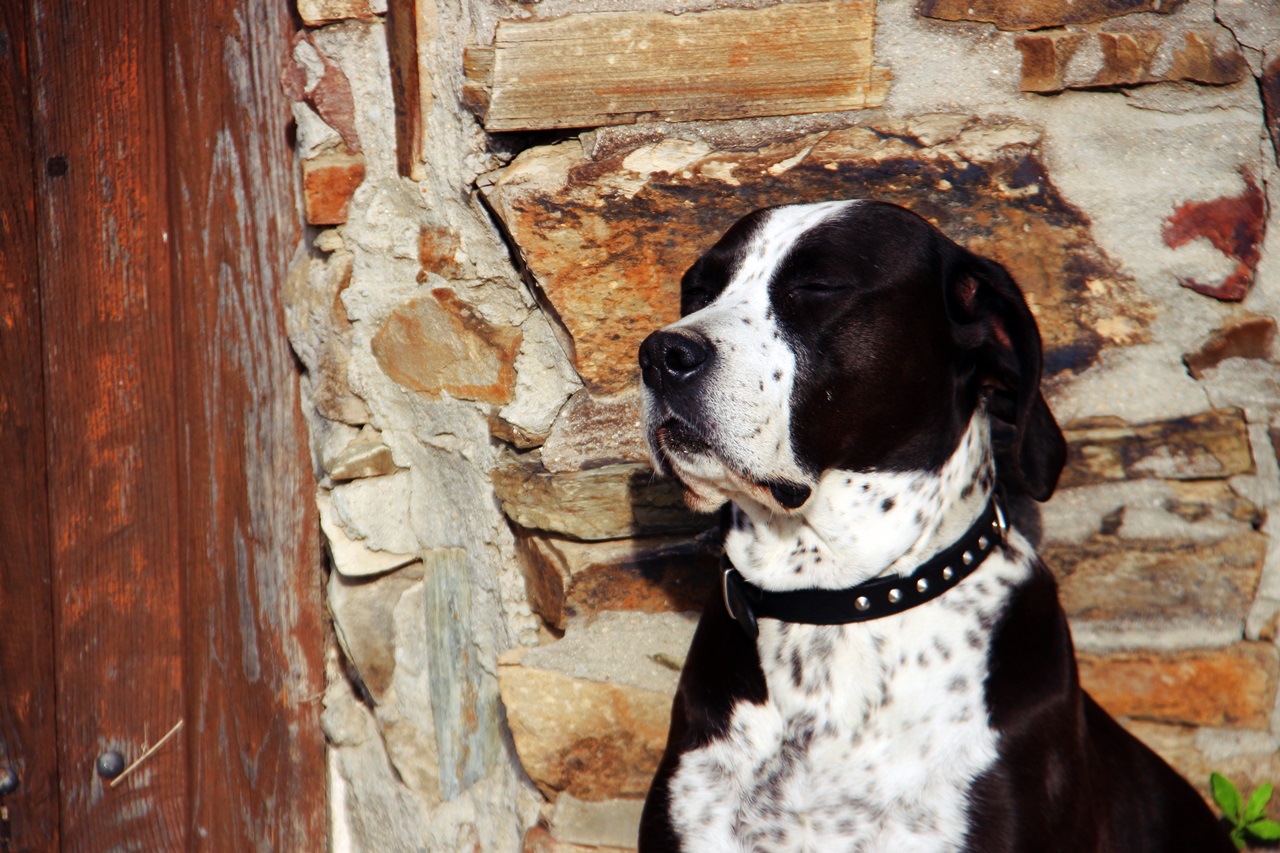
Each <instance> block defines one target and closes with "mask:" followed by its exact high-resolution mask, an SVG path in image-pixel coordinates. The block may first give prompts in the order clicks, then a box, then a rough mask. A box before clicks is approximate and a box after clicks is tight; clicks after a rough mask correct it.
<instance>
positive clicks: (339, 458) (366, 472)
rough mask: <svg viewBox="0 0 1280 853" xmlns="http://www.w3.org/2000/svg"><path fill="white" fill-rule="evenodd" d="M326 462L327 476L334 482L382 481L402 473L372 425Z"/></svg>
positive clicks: (326, 459) (388, 448)
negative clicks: (372, 479) (385, 475)
mask: <svg viewBox="0 0 1280 853" xmlns="http://www.w3.org/2000/svg"><path fill="white" fill-rule="evenodd" d="M323 461H324V470H325V473H327V474H328V475H329V476H330V477H332V478H333V479H334V480H357V479H360V478H362V477H380V476H382V475H384V474H392V473H394V472H395V471H397V470H399V469H398V467H397V465H396V463H395V459H394V458H393V457H392V455H391V448H390V447H387V446H386V445H385V444H383V443H382V437H381V434H380V433H379V432H378V430H377V429H375V428H374V427H373V426H370V425H369V424H365V426H364V427H363V428H361V430H360V432H359V433H358V434H357V435H356V437H355V438H354V439H352V440H351V441H350V442H349V443H348V444H347V445H346V446H344V447H343V448H342V449H341V450H340V451H338V452H337V453H335V454H333V455H332V456H328V457H326V458H325V459H324V460H323Z"/></svg>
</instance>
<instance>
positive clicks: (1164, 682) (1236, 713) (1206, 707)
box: [1079, 643, 1278, 728]
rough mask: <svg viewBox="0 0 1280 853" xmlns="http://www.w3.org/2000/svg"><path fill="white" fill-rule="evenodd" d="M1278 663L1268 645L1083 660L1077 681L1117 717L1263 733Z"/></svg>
mask: <svg viewBox="0 0 1280 853" xmlns="http://www.w3.org/2000/svg"><path fill="white" fill-rule="evenodd" d="M1277 660H1278V659H1277V650H1276V649H1275V647H1274V646H1272V645H1270V644H1269V643H1237V644H1236V645H1234V646H1231V647H1230V648H1226V649H1209V650H1196V651H1186V652H1174V653H1159V652H1134V653H1120V654H1110V655H1091V654H1081V655H1080V656H1079V661H1080V681H1081V684H1083V685H1084V688H1085V689H1086V690H1088V691H1089V693H1090V694H1092V696H1093V698H1094V699H1096V700H1097V701H1098V704H1100V705H1101V706H1102V707H1103V708H1105V709H1107V711H1108V712H1109V713H1111V714H1112V715H1114V716H1117V717H1134V718H1139V719H1143V720H1151V721H1157V722H1165V723H1180V724H1184V725H1197V726H1247V727H1253V728H1266V726H1267V725H1268V722H1269V720H1270V717H1271V710H1272V706H1273V705H1274V704H1275V697H1276V675H1277V669H1278V666H1277Z"/></svg>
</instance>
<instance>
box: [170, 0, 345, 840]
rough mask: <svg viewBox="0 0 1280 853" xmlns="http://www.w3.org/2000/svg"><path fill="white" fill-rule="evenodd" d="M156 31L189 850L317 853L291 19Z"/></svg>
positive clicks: (314, 558) (243, 4)
mask: <svg viewBox="0 0 1280 853" xmlns="http://www.w3.org/2000/svg"><path fill="white" fill-rule="evenodd" d="M164 19H165V45H164V49H163V51H162V52H163V53H164V55H165V59H166V64H167V68H166V74H167V83H168V86H167V88H166V94H167V98H168V100H167V102H166V104H167V112H168V114H169V115H170V116H171V117H173V120H171V121H170V123H169V146H170V150H171V151H173V152H175V153H176V152H182V156H180V157H179V156H175V157H174V158H173V159H172V160H171V163H170V173H169V174H170V201H171V212H172V219H171V221H172V230H171V234H170V239H171V240H172V241H173V247H174V251H173V257H174V277H175V289H176V290H177V292H179V293H181V294H183V299H182V300H181V303H180V304H179V305H178V306H177V307H176V313H175V318H174V322H175V327H176V330H177V335H176V339H177V342H178V343H177V347H176V355H177V364H178V374H177V385H176V389H177V394H176V401H175V404H176V405H177V407H178V418H179V423H181V424H183V425H184V433H185V435H184V437H185V441H186V446H185V448H184V454H183V463H182V464H183V467H182V470H181V476H180V488H179V493H180V497H181V504H182V506H183V514H182V518H181V521H180V534H181V535H180V541H181V546H180V552H181V563H182V567H183V572H184V579H183V582H184V584H185V590H186V616H185V618H186V650H185V663H186V667H185V675H186V690H187V709H188V715H189V720H188V723H189V726H188V729H187V737H188V739H189V743H190V765H189V766H190V772H191V774H192V776H191V784H192V787H193V790H194V791H196V792H198V796H196V797H194V798H193V801H192V805H191V816H190V817H191V838H192V839H199V843H200V847H201V848H202V849H207V850H215V851H218V850H251V849H256V850H300V851H301V850H323V849H324V848H325V845H326V831H327V830H326V827H327V825H326V820H325V803H326V798H325V781H326V775H325V765H324V737H323V734H322V733H321V730H320V711H321V705H320V695H321V693H322V692H323V691H324V665H323V648H324V643H323V636H324V628H323V622H322V613H323V609H322V607H323V606H322V603H321V598H320V591H321V582H322V577H321V573H320V570H319V565H320V544H319V520H318V517H317V510H316V507H315V500H314V494H315V478H314V474H313V472H312V467H311V456H310V451H309V448H308V443H307V434H306V429H305V424H304V422H303V419H302V408H301V405H300V403H299V399H298V397H299V391H298V373H297V368H296V366H295V361H294V357H293V354H292V352H291V351H290V349H289V343H288V339H287V337H286V335H285V330H284V308H283V306H282V305H281V301H280V300H281V297H282V294H283V292H284V280H285V276H286V274H287V272H288V269H289V265H290V263H291V262H292V260H293V258H294V253H295V251H296V250H297V247H298V245H299V241H300V239H301V236H302V231H301V223H300V221H299V218H298V215H297V212H298V210H297V207H298V206H297V191H296V175H297V167H296V164H295V163H294V160H293V152H292V151H291V150H290V149H289V147H288V145H287V144H286V139H287V133H288V123H289V119H290V113H289V104H288V102H287V100H286V99H285V97H284V94H283V93H282V91H281V89H280V86H279V84H278V82H277V81H278V76H279V70H280V63H281V59H282V57H285V56H287V54H288V51H289V36H290V35H291V33H292V26H291V22H290V16H289V8H288V4H286V3H279V2H274V0H210V2H199V0H184V2H180V3H174V4H171V5H170V6H169V7H168V8H167V9H166V11H165V13H164Z"/></svg>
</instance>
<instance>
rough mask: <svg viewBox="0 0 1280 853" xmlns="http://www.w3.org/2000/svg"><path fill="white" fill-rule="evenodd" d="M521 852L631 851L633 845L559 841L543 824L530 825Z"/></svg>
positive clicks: (604, 852)
mask: <svg viewBox="0 0 1280 853" xmlns="http://www.w3.org/2000/svg"><path fill="white" fill-rule="evenodd" d="M520 849H521V853H632V851H634V850H635V847H634V846H629V847H597V846H595V845H583V844H574V843H573V842H571V841H561V840H559V839H558V838H556V837H555V836H554V835H552V834H551V831H550V830H548V829H547V828H546V827H543V826H535V827H532V828H531V829H530V830H529V831H528V832H527V833H525V836H524V846H523V847H521V848H520Z"/></svg>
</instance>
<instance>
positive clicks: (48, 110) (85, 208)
mask: <svg viewBox="0 0 1280 853" xmlns="http://www.w3.org/2000/svg"><path fill="white" fill-rule="evenodd" d="M35 8H36V20H37V21H38V22H39V24H38V26H37V27H36V28H35V29H34V31H33V32H34V34H35V35H34V38H33V41H34V46H33V55H34V57H35V61H34V62H33V68H32V71H33V73H32V87H33V89H34V90H35V97H34V99H33V104H35V110H34V113H35V115H34V117H33V119H34V125H35V137H34V148H35V155H36V162H37V163H39V164H42V165H43V168H41V169H38V170H36V181H37V184H36V186H37V198H38V199H39V203H40V204H41V211H40V215H39V217H38V219H39V222H40V228H39V245H40V281H41V288H40V290H41V309H42V311H41V313H42V328H43V335H44V349H45V363H46V369H45V376H46V387H45V395H46V402H47V415H46V445H47V448H48V458H49V464H48V486H49V527H50V530H51V531H52V560H53V570H54V588H53V593H54V602H55V608H56V609H55V625H54V632H55V649H56V653H57V671H58V696H57V721H58V753H59V778H60V782H61V802H62V812H61V814H62V837H61V849H62V850H68V851H75V850H108V849H147V850H174V849H182V848H185V847H186V845H187V835H186V827H187V794H188V788H187V762H186V756H185V754H184V749H183V738H182V736H181V735H179V736H178V737H177V738H175V739H174V741H172V742H171V743H170V744H169V745H168V746H167V747H166V748H165V749H162V750H160V751H159V752H157V753H156V754H155V755H154V756H152V757H151V758H150V759H149V760H148V761H147V763H146V765H145V772H138V773H134V774H132V775H131V776H129V777H128V779H127V780H125V781H124V782H123V783H122V784H121V785H120V786H118V787H116V788H107V787H106V785H105V784H104V780H103V779H102V778H101V777H99V775H98V774H97V773H96V772H95V769H94V765H95V761H96V759H97V758H98V756H99V755H101V754H103V753H104V752H106V751H109V750H114V751H118V752H120V753H121V755H122V756H123V757H124V759H125V760H126V761H130V760H132V759H134V758H136V757H137V756H139V755H140V754H141V753H142V752H143V749H144V746H146V745H149V744H151V743H155V742H156V740H158V739H159V738H160V737H161V736H162V735H163V734H164V733H165V732H166V731H168V730H169V728H170V727H171V726H173V725H174V724H175V723H176V722H177V721H178V720H179V719H181V718H182V717H183V715H184V714H185V713H186V710H185V707H184V702H183V698H184V697H183V684H182V681H183V674H182V634H183V625H184V619H183V612H182V596H181V589H182V580H181V572H180V562H179V549H178V530H177V525H176V524H175V523H174V514H175V511H176V509H177V507H178V453H179V449H180V448H179V442H178V436H177V435H176V433H175V417H176V410H175V406H174V400H173V389H174V365H175V363H176V361H175V353H174V339H173V329H172V325H171V322H170V317H171V309H172V305H173V291H172V278H171V275H170V263H169V246H168V244H167V241H166V233H167V231H168V229H169V210H168V187H167V183H166V178H165V172H166V159H165V158H166V149H165V133H164V129H165V115H164V109H163V104H164V63H163V45H162V42H161V32H160V22H161V20H162V18H163V17H164V16H165V15H167V14H168V11H167V8H166V7H165V4H164V3H162V2H161V0H140V1H139V2H134V3H109V4H105V5H103V4H100V3H97V2H95V0H36V2H35ZM86 21H92V22H93V24H92V26H86V25H85V22H86Z"/></svg>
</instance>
